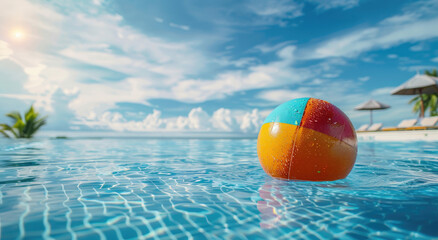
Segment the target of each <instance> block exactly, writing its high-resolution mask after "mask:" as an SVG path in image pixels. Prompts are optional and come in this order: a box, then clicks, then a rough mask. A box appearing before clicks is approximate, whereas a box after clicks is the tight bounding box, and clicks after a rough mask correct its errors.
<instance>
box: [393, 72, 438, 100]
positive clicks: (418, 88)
mask: <svg viewBox="0 0 438 240" xmlns="http://www.w3.org/2000/svg"><path fill="white" fill-rule="evenodd" d="M422 93H426V94H431V93H438V77H432V76H428V75H425V74H417V75H415V76H414V77H412V78H411V79H409V80H408V81H406V82H405V83H403V84H402V85H400V86H398V87H397V88H396V89H394V90H393V91H392V92H391V94H392V95H417V94H422Z"/></svg>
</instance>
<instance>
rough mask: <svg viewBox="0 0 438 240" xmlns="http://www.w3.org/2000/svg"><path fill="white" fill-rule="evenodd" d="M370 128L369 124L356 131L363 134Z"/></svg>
mask: <svg viewBox="0 0 438 240" xmlns="http://www.w3.org/2000/svg"><path fill="white" fill-rule="evenodd" d="M369 126H370V125H368V124H364V125H362V126H360V127H359V128H358V129H357V130H356V132H363V131H366V130H367V128H368V127H369Z"/></svg>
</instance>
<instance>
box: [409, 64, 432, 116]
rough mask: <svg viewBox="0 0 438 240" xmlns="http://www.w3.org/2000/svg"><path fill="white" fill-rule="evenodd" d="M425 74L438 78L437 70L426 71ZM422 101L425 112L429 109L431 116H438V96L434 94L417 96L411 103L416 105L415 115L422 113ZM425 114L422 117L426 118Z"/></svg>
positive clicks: (414, 108)
mask: <svg viewBox="0 0 438 240" xmlns="http://www.w3.org/2000/svg"><path fill="white" fill-rule="evenodd" d="M424 74H426V75H429V76H432V77H438V72H437V70H436V69H434V70H432V71H428V70H426V71H424ZM421 99H423V106H424V112H426V111H427V109H429V114H430V116H438V94H437V93H432V94H424V93H423V94H421V95H418V96H415V97H414V98H412V99H411V100H410V101H409V103H414V107H413V109H412V111H413V112H414V113H418V112H421ZM424 112H423V113H422V116H424Z"/></svg>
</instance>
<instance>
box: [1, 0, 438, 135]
mask: <svg viewBox="0 0 438 240" xmlns="http://www.w3.org/2000/svg"><path fill="white" fill-rule="evenodd" d="M0 12H1V14H0V21H1V22H2V24H1V26H0V114H1V117H0V121H1V122H5V121H7V119H6V118H5V117H4V116H3V115H4V114H5V113H7V112H10V111H12V110H21V111H24V110H25V109H26V108H27V107H28V106H29V105H30V104H31V103H33V104H34V106H35V107H36V108H38V110H39V111H41V112H42V113H44V114H47V115H49V116H50V117H49V123H48V125H47V126H46V128H45V129H46V130H86V131H89V130H104V131H107V130H110V131H137V132H157V131H158V132H160V131H170V132H212V133H214V132H236V133H257V132H258V130H259V128H260V124H261V123H262V121H263V119H264V118H265V117H266V116H267V115H268V114H269V112H270V111H272V109H274V108H275V107H276V106H278V105H279V104H281V103H283V102H285V101H288V100H290V99H293V98H298V97H315V98H320V99H324V100H327V101H329V102H332V103H334V104H335V105H337V106H338V107H339V108H341V109H342V110H343V111H344V112H346V113H347V115H348V116H349V117H350V119H351V120H352V122H353V123H354V125H355V126H356V127H358V126H359V125H361V124H363V123H367V122H368V121H369V115H368V112H358V111H354V110H353V108H354V106H356V105H359V104H360V103H362V102H364V101H366V100H368V99H371V98H373V99H376V100H378V101H382V102H384V103H387V104H389V105H391V106H392V108H391V109H388V110H385V111H381V112H377V113H376V114H375V121H379V122H383V123H384V125H386V126H391V125H396V124H397V123H398V122H400V121H401V120H402V119H406V118H415V117H416V114H414V113H412V112H411V106H409V105H408V104H407V102H408V101H409V99H410V97H409V96H391V95H390V91H391V90H392V89H393V88H395V87H396V86H398V85H400V84H401V83H402V82H404V81H406V80H407V79H409V78H410V77H412V76H413V75H414V74H415V73H416V71H420V72H423V71H424V70H426V69H433V68H435V67H438V27H436V26H438V14H437V13H438V1H437V0H428V1H400V0H397V1H395V0H385V1H373V0H333V1H323V0H307V1H291V0H269V1H262V0H245V1H231V0H224V1H205V0H194V1H164V0H160V1H158V0H156V1H154V0H150V1H141V0H132V1H121V0H119V1H115V0H94V1H66V2H65V3H60V2H59V1H27V0H16V1H1V2H0Z"/></svg>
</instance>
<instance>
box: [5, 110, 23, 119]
mask: <svg viewBox="0 0 438 240" xmlns="http://www.w3.org/2000/svg"><path fill="white" fill-rule="evenodd" d="M6 116H7V117H9V118H11V119H12V120H14V121H18V120H22V118H21V114H20V113H19V112H10V113H8V114H6Z"/></svg>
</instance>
